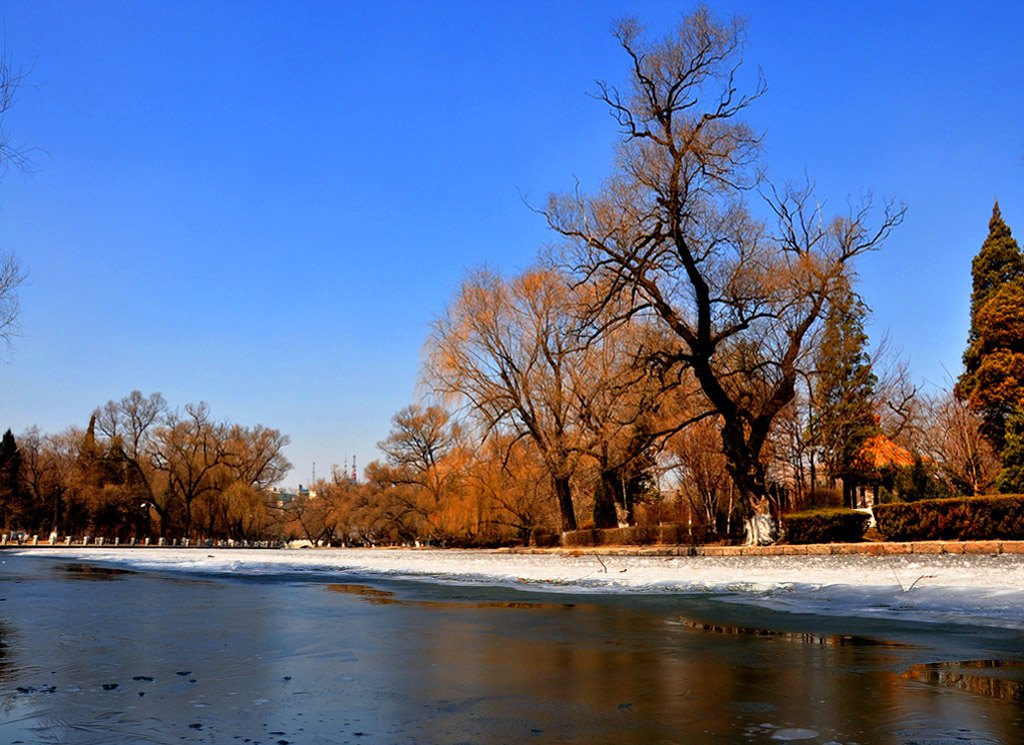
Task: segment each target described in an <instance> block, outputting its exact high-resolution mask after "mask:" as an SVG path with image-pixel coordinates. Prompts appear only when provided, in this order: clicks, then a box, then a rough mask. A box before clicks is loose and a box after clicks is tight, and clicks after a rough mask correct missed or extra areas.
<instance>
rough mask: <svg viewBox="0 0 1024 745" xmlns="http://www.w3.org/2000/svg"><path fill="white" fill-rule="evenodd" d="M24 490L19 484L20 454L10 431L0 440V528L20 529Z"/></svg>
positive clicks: (23, 508) (23, 506) (23, 507)
mask: <svg viewBox="0 0 1024 745" xmlns="http://www.w3.org/2000/svg"><path fill="white" fill-rule="evenodd" d="M25 496H26V495H25V489H24V486H23V485H22V483H21V452H20V451H19V450H18V444H17V443H16V442H15V440H14V435H13V434H11V430H9V429H8V430H7V431H6V432H4V435H3V438H2V439H0V527H4V528H16V527H21V526H20V523H19V521H20V520H21V519H22V517H23V514H22V513H23V512H24V510H25V507H26V505H25Z"/></svg>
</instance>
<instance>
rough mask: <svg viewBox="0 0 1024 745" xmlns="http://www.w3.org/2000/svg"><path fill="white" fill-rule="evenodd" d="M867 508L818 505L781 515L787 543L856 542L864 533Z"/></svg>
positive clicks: (866, 522) (868, 516)
mask: <svg viewBox="0 0 1024 745" xmlns="http://www.w3.org/2000/svg"><path fill="white" fill-rule="evenodd" d="M870 519H871V516H870V515H868V513H866V512H859V511H857V510H844V509H819V510H806V511H804V512H793V513H790V514H788V515H783V516H782V528H783V530H785V532H786V539H787V540H788V541H789V542H790V543H855V542H857V541H859V540H861V539H862V538H863V537H864V531H865V530H867V527H868V520H870Z"/></svg>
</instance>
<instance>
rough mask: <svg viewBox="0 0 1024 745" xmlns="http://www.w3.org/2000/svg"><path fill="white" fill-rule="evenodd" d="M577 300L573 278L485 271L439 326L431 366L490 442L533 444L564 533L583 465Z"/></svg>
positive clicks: (440, 386)
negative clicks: (577, 403) (575, 376)
mask: <svg viewBox="0 0 1024 745" xmlns="http://www.w3.org/2000/svg"><path fill="white" fill-rule="evenodd" d="M570 296H571V289H570V287H569V285H568V283H567V281H566V278H565V277H564V276H562V275H561V274H559V273H558V272H554V271H551V270H547V269H541V268H536V269H531V270H529V271H526V272H523V273H522V274H520V275H519V276H517V277H515V278H513V279H512V280H509V281H506V280H505V279H503V278H502V277H500V276H498V275H496V274H494V273H493V272H489V271H484V270H481V271H478V272H476V273H474V274H473V275H471V276H470V277H469V278H467V279H466V281H465V282H464V283H463V285H462V287H461V289H460V291H459V293H458V295H457V296H456V297H455V299H454V300H453V301H452V303H451V304H450V305H449V307H448V309H447V312H446V313H445V314H444V315H443V316H442V317H441V318H439V319H438V320H437V321H436V322H435V324H434V330H433V333H432V334H431V337H430V339H429V340H428V342H427V345H428V360H427V366H426V377H427V381H428V383H429V385H430V386H431V387H432V388H433V390H434V391H435V392H437V393H438V394H440V395H442V396H447V397H452V398H454V399H458V400H461V401H463V402H464V403H465V405H466V407H467V409H468V410H469V411H470V412H471V414H472V415H473V416H474V417H475V418H476V420H477V421H478V422H479V424H480V428H481V431H482V433H483V439H485V440H487V439H491V438H493V437H496V436H497V437H499V438H500V440H501V441H502V442H506V443H507V444H509V445H511V444H513V443H515V442H516V441H517V440H518V439H521V438H527V439H530V440H531V441H532V442H533V444H534V445H535V446H536V448H537V452H538V453H539V455H540V457H541V458H542V460H543V461H544V464H545V466H546V467H547V470H548V473H549V474H550V477H551V484H552V491H553V492H554V495H555V499H556V501H557V502H558V507H559V511H560V513H561V518H562V529H563V530H575V529H576V512H575V508H574V506H573V499H572V488H571V478H572V476H573V474H574V472H575V470H576V466H577V464H578V461H579V447H578V445H579V443H578V437H579V433H578V429H577V428H576V426H575V422H574V420H573V403H574V402H573V397H572V393H571V383H572V376H571V372H572V370H573V369H576V368H578V366H579V354H580V351H581V345H580V341H579V336H578V334H577V333H576V315H575V314H574V309H573V300H572V298H571V297H570ZM509 434H512V435H513V437H511V438H509V437H507V435H509Z"/></svg>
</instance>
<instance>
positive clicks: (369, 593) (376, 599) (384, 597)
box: [326, 584, 398, 604]
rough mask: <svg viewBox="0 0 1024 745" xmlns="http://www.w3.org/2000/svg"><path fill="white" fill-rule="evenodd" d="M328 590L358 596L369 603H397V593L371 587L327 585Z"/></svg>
mask: <svg viewBox="0 0 1024 745" xmlns="http://www.w3.org/2000/svg"><path fill="white" fill-rule="evenodd" d="M326 587H327V589H328V590H329V591H331V592H340V593H344V594H345V595H357V596H359V597H360V598H361V599H363V600H365V601H367V602H369V603H381V604H384V603H397V602H398V601H397V600H396V599H395V593H393V592H388V591H387V590H380V589H377V588H376V587H370V586H369V585H339V584H334V585H327V586H326Z"/></svg>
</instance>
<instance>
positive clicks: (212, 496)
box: [0, 391, 291, 540]
mask: <svg viewBox="0 0 1024 745" xmlns="http://www.w3.org/2000/svg"><path fill="white" fill-rule="evenodd" d="M287 444H288V437H287V436H285V435H282V434H281V433H280V432H279V431H277V430H274V429H269V428H266V427H263V426H260V425H257V426H255V427H245V426H242V425H239V424H232V423H230V422H224V421H216V420H214V419H213V418H212V417H211V415H210V410H209V407H208V406H207V405H206V404H195V405H193V404H188V405H186V406H185V407H184V408H183V409H170V408H169V407H168V406H167V404H166V402H165V401H164V399H163V397H162V396H161V395H160V394H159V393H154V394H152V395H150V396H143V395H142V394H141V393H140V392H139V391H133V392H132V393H131V394H130V395H128V396H127V397H125V398H123V399H121V400H120V401H109V402H107V404H106V405H105V406H102V407H100V408H98V409H97V410H96V411H95V413H94V414H93V415H92V417H91V418H90V420H89V423H88V426H87V427H86V428H85V429H84V430H83V429H80V428H75V427H72V428H70V429H67V430H65V431H63V432H59V433H56V434H42V433H40V432H39V431H38V429H35V428H33V429H29V430H28V431H27V432H25V433H23V434H22V435H21V436H19V437H18V438H15V437H14V435H13V434H12V433H11V431H10V430H8V431H7V432H6V433H5V434H4V436H3V439H2V441H0V526H2V527H4V528H6V529H20V530H22V531H25V532H26V533H29V534H35V535H44V536H45V535H49V534H50V533H53V532H56V533H57V534H59V535H61V536H63V535H74V536H79V537H80V536H82V535H91V536H106V537H110V538H114V537H121V538H124V539H128V538H129V537H133V536H134V537H138V538H143V537H146V536H173V537H207V538H233V539H238V540H256V539H258V538H262V537H264V536H265V534H266V532H267V528H268V526H269V525H270V524H271V523H272V522H273V518H272V516H271V515H270V514H269V512H268V510H269V508H270V507H271V506H272V505H271V503H270V502H268V500H267V499H266V498H265V491H266V489H267V488H268V487H269V486H270V485H272V484H274V483H276V482H278V481H279V480H280V479H281V478H282V477H283V476H284V474H285V473H286V472H287V470H288V469H289V468H290V467H291V465H290V464H289V463H288V460H287V459H286V458H285V456H284V447H285V446H286V445H287Z"/></svg>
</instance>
